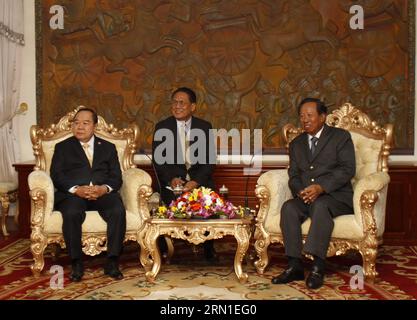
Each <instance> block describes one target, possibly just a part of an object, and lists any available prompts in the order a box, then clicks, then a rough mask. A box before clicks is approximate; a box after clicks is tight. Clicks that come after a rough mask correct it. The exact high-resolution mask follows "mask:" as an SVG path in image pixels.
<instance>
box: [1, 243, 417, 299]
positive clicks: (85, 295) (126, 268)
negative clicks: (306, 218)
mask: <svg viewBox="0 0 417 320" xmlns="http://www.w3.org/2000/svg"><path fill="white" fill-rule="evenodd" d="M215 246H216V250H217V252H218V254H219V257H220V260H219V262H218V263H216V264H215V265H209V264H207V263H206V262H205V261H204V259H203V258H202V252H201V248H199V247H194V248H193V247H192V246H191V245H189V244H186V243H184V242H182V241H176V242H175V248H176V252H175V255H174V258H173V261H172V263H171V264H170V265H167V264H164V265H162V267H161V270H160V273H159V274H158V277H157V278H156V281H155V283H154V284H151V283H148V282H147V281H146V279H145V276H144V269H143V268H142V267H141V266H140V264H139V258H138V253H139V247H138V246H137V244H135V243H131V244H129V245H127V246H126V247H125V250H124V253H123V256H122V259H121V270H122V272H123V274H124V276H125V278H124V279H123V280H121V281H114V280H112V279H111V278H109V277H107V276H104V274H103V269H102V265H103V263H104V262H105V256H104V255H101V256H98V257H86V258H85V267H86V272H85V276H84V278H83V281H82V282H80V283H71V282H70V281H69V279H68V275H69V272H70V268H69V267H68V263H69V259H68V256H67V255H66V254H65V252H63V253H61V255H60V256H59V257H58V258H57V260H56V261H53V260H52V257H51V250H52V249H53V247H48V249H47V253H46V255H45V257H46V259H45V260H46V265H45V269H44V271H43V273H42V276H41V277H39V278H37V279H36V278H34V277H33V276H32V274H31V271H30V268H29V266H30V264H31V262H32V257H31V253H30V249H29V240H28V239H15V240H9V241H7V242H3V244H2V245H1V246H0V249H1V250H0V299H2V300H3V299H19V300H20V299H53V300H55V299H65V300H73V299H81V300H121V299H122V300H140V299H145V300H161V299H163V300H165V299H170V300H182V299H193V300H200V299H201V300H261V299H262V300H264V299H268V300H272V299H280V300H403V299H413V300H415V299H416V298H417V247H401V246H382V247H381V248H380V250H379V254H378V262H377V270H378V271H379V273H380V277H379V279H378V282H376V283H375V284H370V283H365V284H364V287H363V289H352V288H351V287H350V285H349V283H350V279H351V277H352V274H350V273H349V269H350V266H352V265H358V264H359V265H360V264H361V258H360V256H358V255H357V254H355V253H352V254H350V255H348V256H345V257H334V258H330V259H329V264H328V268H327V273H326V279H325V285H324V286H323V287H322V288H321V289H319V290H308V289H307V288H306V287H305V284H304V282H303V281H296V282H293V283H290V284H288V285H272V284H271V278H272V277H273V276H274V275H276V274H277V273H279V272H281V271H282V270H283V268H284V267H285V257H284V255H283V250H282V247H280V246H275V245H274V246H272V247H270V253H271V264H270V266H269V267H268V269H267V271H266V272H265V274H264V275H262V276H261V275H258V274H257V273H256V270H255V268H254V267H253V264H252V262H253V261H252V260H251V259H250V258H247V260H246V263H245V264H244V265H243V269H244V271H245V272H247V273H248V274H249V279H248V282H247V283H246V284H240V283H239V282H238V281H237V278H236V275H235V273H234V269H233V259H234V250H235V249H236V245H235V243H233V242H228V241H222V242H221V241H216V244H215ZM193 249H197V251H198V250H199V251H198V252H194V251H196V250H193ZM250 256H251V255H248V257H250ZM52 265H62V266H63V267H64V272H65V278H64V287H63V288H62V289H53V288H51V286H50V280H51V276H52V274H50V273H49V270H50V268H51V266H52Z"/></svg>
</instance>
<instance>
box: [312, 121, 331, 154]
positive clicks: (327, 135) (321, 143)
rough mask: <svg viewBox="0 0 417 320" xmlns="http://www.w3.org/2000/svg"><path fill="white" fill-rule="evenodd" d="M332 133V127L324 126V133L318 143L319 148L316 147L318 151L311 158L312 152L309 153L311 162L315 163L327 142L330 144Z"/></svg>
mask: <svg viewBox="0 0 417 320" xmlns="http://www.w3.org/2000/svg"><path fill="white" fill-rule="evenodd" d="M331 133H332V132H331V129H330V127H329V126H327V125H324V128H323V132H322V133H321V135H320V139H319V141H318V142H317V146H316V150H315V151H314V155H312V156H311V152H309V154H310V157H311V161H313V160H314V159H315V158H316V157H317V155H318V154H319V153H320V152H321V150H322V149H323V148H324V146H325V145H326V144H327V142H329V140H330V137H331V136H332V134H331ZM307 143H308V142H307ZM311 161H310V162H311Z"/></svg>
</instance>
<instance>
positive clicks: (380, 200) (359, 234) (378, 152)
mask: <svg viewBox="0 0 417 320" xmlns="http://www.w3.org/2000/svg"><path fill="white" fill-rule="evenodd" d="M326 123H327V124H328V125H329V126H335V127H340V128H343V129H346V130H348V131H349V132H350V133H351V135H352V140H353V143H354V146H355V155H356V175H355V177H354V178H353V179H352V184H353V189H354V195H353V203H354V214H353V215H342V216H339V217H337V218H335V219H334V220H335V224H334V229H333V233H332V238H331V243H330V246H329V249H328V252H327V256H334V255H342V254H344V253H346V252H347V251H348V250H358V251H359V252H360V254H361V255H362V259H363V270H364V275H365V276H366V277H367V279H368V280H370V281H373V280H374V279H375V277H376V276H377V272H376V270H375V260H376V256H377V247H378V244H380V243H382V235H383V233H384V228H385V205H386V200H387V190H388V183H389V181H390V178H389V175H388V173H387V172H388V166H387V161H388V155H389V150H390V147H391V143H392V131H393V126H392V125H391V124H387V125H385V127H383V128H381V127H379V126H377V124H376V123H375V122H373V121H371V120H370V119H369V117H368V116H367V115H366V114H364V113H362V112H361V111H360V110H359V109H357V108H355V107H353V106H352V105H351V104H349V103H346V104H344V105H343V106H342V107H341V108H339V109H337V110H334V111H333V112H332V113H331V114H329V115H328V116H327V119H326ZM283 132H284V138H285V141H286V143H287V146H288V144H289V142H291V140H292V139H294V138H295V137H296V136H297V135H299V134H300V133H302V129H299V128H296V127H295V126H293V125H291V124H287V125H286V126H284V128H283ZM255 193H256V196H257V197H258V199H259V201H260V208H259V212H258V215H257V218H256V220H257V222H256V230H255V240H256V241H255V249H256V252H257V255H258V260H257V261H256V262H255V266H256V269H257V271H258V273H261V274H262V273H263V272H264V270H265V268H266V267H267V265H268V262H269V258H268V253H267V250H268V246H269V245H270V244H271V243H281V244H283V237H282V234H281V229H280V211H281V206H282V204H283V203H284V202H285V201H286V200H288V199H290V198H291V197H292V195H291V191H290V189H289V187H288V172H287V170H271V171H269V172H265V173H264V174H262V175H261V176H260V177H259V179H258V182H257V187H256V190H255ZM309 227H310V219H307V220H306V221H305V222H304V223H303V225H302V234H303V237H304V239H305V236H306V234H307V232H308V230H309Z"/></svg>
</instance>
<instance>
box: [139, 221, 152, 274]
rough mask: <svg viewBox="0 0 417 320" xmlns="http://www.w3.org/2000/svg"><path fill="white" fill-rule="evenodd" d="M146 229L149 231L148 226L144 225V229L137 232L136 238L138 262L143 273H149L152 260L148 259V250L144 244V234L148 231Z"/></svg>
mask: <svg viewBox="0 0 417 320" xmlns="http://www.w3.org/2000/svg"><path fill="white" fill-rule="evenodd" d="M148 229H149V226H148V225H147V224H146V223H145V226H144V228H143V229H142V230H141V231H139V232H138V236H137V239H138V243H139V245H140V255H139V260H140V263H141V264H142V266H143V268H144V269H145V272H148V271H150V270H151V268H152V265H153V261H152V259H150V258H149V249H148V247H147V246H146V243H145V236H146V232H147V231H148Z"/></svg>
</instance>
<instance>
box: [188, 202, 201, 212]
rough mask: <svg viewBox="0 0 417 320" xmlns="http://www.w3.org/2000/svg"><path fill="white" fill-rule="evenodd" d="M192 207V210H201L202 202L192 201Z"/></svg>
mask: <svg viewBox="0 0 417 320" xmlns="http://www.w3.org/2000/svg"><path fill="white" fill-rule="evenodd" d="M190 207H191V210H192V211H199V210H200V209H201V204H199V203H198V202H197V203H192V204H191V205H190Z"/></svg>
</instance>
